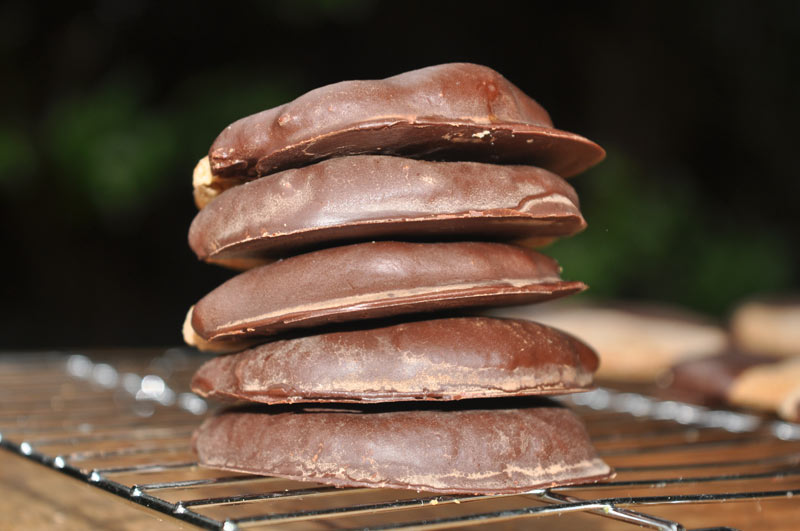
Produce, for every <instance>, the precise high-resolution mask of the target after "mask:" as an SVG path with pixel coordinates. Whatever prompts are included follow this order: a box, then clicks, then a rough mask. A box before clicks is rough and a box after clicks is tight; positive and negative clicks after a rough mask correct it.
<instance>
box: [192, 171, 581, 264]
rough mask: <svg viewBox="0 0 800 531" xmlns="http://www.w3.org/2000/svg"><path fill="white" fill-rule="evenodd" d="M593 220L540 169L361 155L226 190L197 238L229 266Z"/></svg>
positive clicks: (198, 223) (562, 228)
mask: <svg viewBox="0 0 800 531" xmlns="http://www.w3.org/2000/svg"><path fill="white" fill-rule="evenodd" d="M585 226H586V223H585V221H584V219H583V217H582V216H581V213H580V210H579V206H578V196H577V194H576V193H575V190H574V189H573V188H572V187H571V186H570V185H569V184H568V183H567V182H566V181H564V180H563V179H561V178H560V177H558V176H557V175H555V174H552V173H550V172H548V171H546V170H543V169H540V168H534V167H531V166H497V165H492V164H479V163H473V162H426V161H418V160H412V159H406V158H400V157H386V156H357V157H341V158H336V159H330V160H326V161H323V162H320V163H317V164H313V165H311V166H306V167H304V168H300V169H295V170H287V171H283V172H281V173H277V174H275V175H272V176H271V177H270V178H269V179H258V180H256V181H253V182H249V183H246V184H244V185H243V186H238V187H235V188H232V189H230V190H228V191H226V192H225V193H223V194H222V195H220V196H219V197H217V198H216V199H215V200H214V201H212V202H211V203H210V204H209V205H208V206H206V208H204V209H203V210H201V211H200V212H199V213H198V214H197V216H196V217H195V219H194V221H193V222H192V226H191V228H190V229H189V245H190V246H191V247H192V250H193V251H194V252H195V253H196V254H197V256H198V257H199V258H200V259H202V260H206V261H209V262H217V263H225V262H226V260H230V259H231V258H233V259H237V260H239V259H241V258H244V257H266V258H270V257H280V256H281V255H286V254H293V253H297V252H298V250H303V249H308V248H310V247H314V246H320V245H321V244H325V245H326V246H327V245H333V244H336V243H342V242H347V241H350V242H352V241H355V240H362V241H363V240H373V239H400V240H409V239H420V238H433V237H438V238H439V239H441V238H442V237H456V236H457V237H459V239H466V240H470V239H475V238H479V237H483V238H486V237H491V238H492V239H506V240H507V239H514V238H530V237H541V236H568V235H571V234H575V233H576V232H578V231H580V230H582V229H583V228H584V227H585Z"/></svg>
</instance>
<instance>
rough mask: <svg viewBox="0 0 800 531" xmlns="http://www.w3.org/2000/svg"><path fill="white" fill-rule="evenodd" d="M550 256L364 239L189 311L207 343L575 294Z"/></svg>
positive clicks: (484, 246)
mask: <svg viewBox="0 0 800 531" xmlns="http://www.w3.org/2000/svg"><path fill="white" fill-rule="evenodd" d="M585 288H586V286H585V285H584V284H583V283H581V282H566V281H563V280H561V278H560V277H559V267H558V264H557V263H556V261H555V260H553V259H551V258H548V257H546V256H544V255H542V254H539V253H536V252H534V251H530V250H527V249H522V248H520V247H515V246H513V245H506V244H499V243H478V242H455V243H407V242H371V243H360V244H355V245H346V246H343V247H333V248H330V249H323V250H321V251H314V252H311V253H306V254H302V255H298V256H293V257H291V258H287V259H286V260H282V261H279V262H275V263H272V264H268V265H265V266H261V267H257V268H255V269H251V270H249V271H246V272H245V273H242V274H240V275H238V276H236V277H234V278H232V279H230V280H228V281H227V282H225V283H224V284H222V285H221V286H219V287H218V288H216V289H215V290H214V291H212V292H211V293H209V294H208V295H206V296H205V297H203V298H202V299H201V300H200V301H199V302H198V303H197V305H196V306H195V309H194V312H193V314H192V318H191V324H192V327H193V328H194V330H195V331H196V332H197V333H198V334H199V335H200V336H201V337H202V338H204V339H206V340H208V341H219V340H221V341H225V340H230V339H241V338H244V337H250V336H268V335H271V334H275V333H277V332H280V331H282V330H288V329H292V328H306V327H309V326H318V325H323V324H328V323H334V322H347V321H354V320H358V319H366V318H378V317H387V316H391V315H401V314H407V313H414V312H423V311H434V310H444V309H449V308H463V307H474V306H492V305H502V304H523V303H526V302H536V301H541V300H546V299H553V298H557V297H562V296H565V295H569V294H571V293H576V292H579V291H581V290H583V289H585Z"/></svg>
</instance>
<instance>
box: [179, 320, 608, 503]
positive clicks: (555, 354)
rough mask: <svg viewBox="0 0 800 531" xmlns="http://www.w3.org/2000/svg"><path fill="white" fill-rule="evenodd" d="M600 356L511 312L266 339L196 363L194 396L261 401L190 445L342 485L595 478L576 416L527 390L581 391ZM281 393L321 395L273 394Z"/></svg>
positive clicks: (520, 485)
mask: <svg viewBox="0 0 800 531" xmlns="http://www.w3.org/2000/svg"><path fill="white" fill-rule="evenodd" d="M597 365H598V360H597V356H596V355H595V353H594V352H593V351H592V350H591V349H590V348H589V347H587V346H586V345H584V344H583V343H581V342H580V341H578V340H577V339H575V338H574V337H572V336H569V335H567V334H565V333H562V332H559V331H557V330H555V329H553V328H549V327H546V326H543V325H539V324H537V323H532V322H528V321H521V320H512V319H494V318H485V317H458V318H440V319H430V320H422V321H411V322H404V323H400V324H390V325H388V326H382V327H378V328H354V329H350V330H346V331H339V332H330V333H323V334H317V335H310V336H305V337H300V338H296V339H286V340H280V341H274V342H271V343H266V344H263V345H260V346H258V347H256V348H253V349H250V350H246V351H243V352H240V353H238V354H232V355H228V356H223V357H218V358H215V359H212V360H210V361H209V362H207V363H206V364H205V365H204V366H203V367H201V368H200V370H199V371H198V372H197V373H196V375H195V377H194V379H193V382H192V388H193V389H194V390H195V392H198V393H199V394H201V395H203V396H207V397H214V398H223V399H229V400H235V401H244V402H262V403H266V404H272V405H269V406H264V405H260V406H257V405H250V406H245V407H244V408H239V409H232V410H228V411H224V412H222V413H221V414H219V415H217V416H215V417H213V418H211V419H209V420H207V421H206V422H205V423H204V424H203V425H202V426H201V428H200V429H199V430H198V431H197V432H196V434H195V438H194V446H195V448H196V450H197V452H198V456H199V460H200V462H201V463H202V464H204V465H206V466H209V467H213V468H221V469H226V470H233V471H237V472H250V473H256V474H266V475H271V476H277V477H284V478H289V479H300V480H309V481H315V482H319V483H327V484H331V485H335V486H340V487H344V486H370V487H393V488H410V489H417V490H426V491H430V492H442V493H473V494H493V493H497V494H499V493H518V492H525V491H527V490H531V489H535V488H541V487H547V486H554V485H563V484H573V483H581V482H587V481H594V480H598V479H602V478H605V477H608V476H610V474H611V470H610V468H609V467H608V465H606V464H605V463H604V462H603V461H602V460H601V459H600V458H599V457H598V456H597V454H596V452H595V450H594V448H593V447H592V445H591V442H590V440H589V437H588V435H587V433H586V430H585V428H584V427H583V425H582V423H581V422H580V420H579V419H578V418H577V417H576V416H575V415H574V414H573V413H572V412H571V411H569V410H568V409H566V408H564V407H563V406H560V405H558V404H556V403H555V402H552V401H549V400H547V399H543V398H538V397H532V395H551V394H563V393H568V392H574V391H581V390H585V389H586V388H588V387H589V386H590V385H591V381H592V373H593V372H594V371H595V370H596V369H597ZM460 399H467V400H460ZM434 401H436V402H434ZM292 402H326V404H325V405H319V404H316V405H276V404H285V403H292ZM353 402H360V404H355V405H354V404H352V403H353ZM373 402H382V403H380V404H374V403H373Z"/></svg>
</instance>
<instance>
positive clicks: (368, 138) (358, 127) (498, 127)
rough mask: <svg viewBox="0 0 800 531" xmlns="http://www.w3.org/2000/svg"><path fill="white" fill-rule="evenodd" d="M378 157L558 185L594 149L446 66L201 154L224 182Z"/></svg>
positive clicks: (285, 113)
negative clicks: (529, 172)
mask: <svg viewBox="0 0 800 531" xmlns="http://www.w3.org/2000/svg"><path fill="white" fill-rule="evenodd" d="M366 153H381V154H386V155H399V156H405V157H414V158H428V159H436V160H445V159H446V160H475V161H484V162H500V163H512V164H530V165H533V166H539V167H542V168H546V169H548V170H550V171H552V172H554V173H557V174H559V175H562V176H564V177H568V176H571V175H575V174H577V173H580V172H581V171H583V170H585V169H587V168H589V167H590V166H593V165H594V164H596V163H598V162H600V161H601V160H602V159H603V157H604V156H605V152H604V151H603V149H602V148H601V147H600V146H598V145H597V144H595V143H593V142H591V141H590V140H587V139H586V138H583V137H581V136H578V135H575V134H572V133H568V132H565V131H560V130H558V129H554V128H553V123H552V121H551V120H550V117H549V116H548V114H547V112H546V111H545V110H544V109H543V108H542V107H541V106H540V105H539V104H538V103H536V102H535V101H534V100H533V99H531V98H530V97H528V96H527V95H525V94H524V93H523V92H522V91H520V90H519V89H518V88H517V87H516V86H514V85H513V84H511V83H510V82H509V81H508V80H506V79H505V78H504V77H503V76H501V75H500V74H498V73H497V72H495V71H494V70H492V69H490V68H487V67H485V66H480V65H474V64H468V63H454V64H444V65H438V66H431V67H428V68H422V69H420V70H414V71H411V72H406V73H404V74H400V75H397V76H394V77H390V78H387V79H384V80H371V81H344V82H341V83H335V84H333V85H328V86H325V87H321V88H318V89H316V90H312V91H311V92H308V93H306V94H304V95H302V96H300V97H299V98H297V99H296V100H294V101H292V102H289V103H287V104H285V105H281V106H280V107H276V108H273V109H269V110H266V111H263V112H260V113H258V114H254V115H252V116H248V117H246V118H242V119H241V120H238V121H236V122H234V123H233V124H231V125H229V126H228V127H227V128H226V129H225V130H223V131H222V133H220V135H219V136H218V137H217V139H216V140H215V141H214V143H213V145H212V146H211V149H210V151H209V162H210V166H211V172H212V173H213V174H214V175H216V176H219V177H223V178H229V179H231V180H232V181H233V183H232V184H236V183H238V182H242V181H245V180H250V179H253V178H256V177H259V176H263V175H267V174H270V173H274V172H277V171H280V170H284V169H287V168H295V167H299V166H303V165H306V164H309V163H312V162H315V161H318V160H322V159H325V158H329V157H333V156H342V155H358V154H366Z"/></svg>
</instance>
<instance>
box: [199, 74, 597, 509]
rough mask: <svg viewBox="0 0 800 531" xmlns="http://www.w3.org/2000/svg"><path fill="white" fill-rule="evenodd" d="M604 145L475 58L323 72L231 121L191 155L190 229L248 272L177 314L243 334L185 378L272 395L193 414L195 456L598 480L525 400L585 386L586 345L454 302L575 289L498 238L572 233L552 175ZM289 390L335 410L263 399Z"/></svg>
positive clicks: (591, 364) (578, 449) (362, 474)
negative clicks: (380, 70) (572, 129)
mask: <svg viewBox="0 0 800 531" xmlns="http://www.w3.org/2000/svg"><path fill="white" fill-rule="evenodd" d="M603 156H604V153H603V150H602V149H601V148H600V147H599V146H597V145H596V144H594V143H592V142H591V141H589V140H587V139H585V138H582V137H580V136H578V135H574V134H572V133H567V132H564V131H559V130H557V129H555V128H553V125H552V122H551V121H550V118H549V117H548V115H547V113H546V111H545V110H544V109H543V108H542V107H541V106H539V105H538V104H537V103H536V102H535V101H533V100H532V99H531V98H529V97H528V96H526V95H525V94H524V93H522V92H521V91H520V90H519V89H518V88H516V87H515V86H514V85H512V84H511V83H509V82H508V81H507V80H506V79H505V78H503V77H502V76H501V75H499V74H498V73H497V72H494V71H493V70H491V69H489V68H486V67H483V66H478V65H472V64H448V65H440V66H434V67H430V68H425V69H421V70H417V71H413V72H408V73H405V74H401V75H398V76H395V77H392V78H388V79H385V80H381V81H348V82H343V83H338V84H335V85H330V86H327V87H323V88H320V89H317V90H314V91H311V92H309V93H307V94H305V95H303V96H301V97H300V98H298V99H297V100H295V101H293V102H290V103H288V104H286V105H283V106H281V107H277V108H275V109H271V110H268V111H264V112H262V113H259V114H256V115H253V116H250V117H247V118H244V119H242V120H239V121H237V122H235V123H234V124H232V125H230V126H229V127H227V128H226V129H225V130H224V131H223V132H222V133H221V134H220V136H219V137H218V138H217V140H216V141H215V142H214V144H213V145H212V147H211V150H210V151H209V155H208V157H206V158H204V159H203V160H201V161H200V163H199V164H198V166H197V168H196V169H195V174H194V184H195V200H196V202H197V204H198V207H200V208H201V211H200V213H199V214H198V215H197V217H196V218H195V220H194V222H193V223H192V227H191V229H190V234H189V241H190V245H191V247H192V249H193V250H194V251H195V253H196V254H197V255H198V257H200V258H201V259H202V260H205V261H208V262H212V263H217V264H221V265H225V266H230V267H233V268H237V269H249V270H247V271H245V272H243V273H241V274H239V275H238V276H236V277H234V278H232V279H230V280H229V281H228V282H225V283H224V284H223V285H221V286H220V287H218V288H217V289H215V290H214V291H212V292H211V293H209V294H208V295H207V296H206V297H204V298H203V299H202V300H201V301H200V302H198V303H197V305H196V306H195V307H194V308H193V310H190V312H189V315H188V316H187V321H186V323H185V326H184V336H185V338H186V340H187V342H189V343H190V344H192V345H196V346H198V347H199V348H201V349H205V350H212V351H218V352H225V351H236V350H241V349H243V348H246V347H252V348H249V349H248V350H245V351H243V352H240V353H238V354H234V355H230V356H226V357H221V358H216V359H214V360H211V361H210V362H208V363H207V364H206V365H204V366H203V367H202V368H201V369H200V370H199V371H198V373H197V374H196V375H195V378H194V381H193V389H195V391H197V392H198V393H200V394H203V395H205V396H213V397H217V398H223V399H232V400H238V401H246V402H251V403H255V402H260V403H266V404H271V405H269V406H266V407H264V406H262V407H261V409H255V410H254V409H252V407H251V408H250V409H248V410H239V411H237V410H234V411H229V412H226V413H223V414H221V415H219V416H217V417H215V418H212V419H209V421H207V422H206V423H205V424H204V425H203V426H202V427H201V428H200V429H199V430H198V432H197V434H196V436H195V447H196V449H197V451H198V453H199V456H200V461H201V462H202V463H204V464H206V465H209V466H215V467H220V468H226V469H229V470H238V471H246V472H256V473H265V474H271V475H276V476H281V477H287V478H294V479H311V480H314V481H320V482H326V483H330V484H334V485H339V486H346V485H364V486H393V487H405V488H415V489H424V490H430V491H436V492H471V493H498V492H522V491H524V490H528V489H531V488H537V487H541V486H547V485H555V484H565V483H573V482H577V481H586V480H593V479H598V478H601V477H606V476H608V475H609V473H610V470H609V468H608V466H607V465H605V463H603V462H602V461H601V460H600V459H599V458H598V457H597V455H596V453H595V452H594V449H593V448H592V446H591V444H590V442H589V440H588V437H587V435H586V432H585V430H584V429H583V427H582V425H581V424H580V422H579V421H578V420H577V419H576V418H575V417H574V416H573V415H572V414H571V413H570V412H569V411H568V410H566V409H565V408H563V407H560V406H557V405H556V404H554V403H552V402H548V401H546V400H543V399H540V398H527V397H530V396H532V395H547V394H557V393H565V392H573V391H578V390H583V389H585V388H587V387H588V386H590V385H591V378H592V373H593V372H594V371H595V370H596V368H597V363H598V362H597V357H596V355H595V354H594V352H593V351H592V350H591V349H590V348H588V347H586V346H585V345H584V344H582V343H581V342H580V341H578V340H577V339H575V338H573V337H571V336H568V335H566V334H564V333H562V332H559V331H557V330H555V329H552V328H548V327H545V326H542V325H538V324H536V323H532V322H527V321H522V320H510V319H492V318H482V317H468V316H463V315H460V316H459V315H458V314H456V315H455V316H454V315H453V314H452V312H458V311H462V310H463V309H466V308H474V307H480V306H492V305H495V306H496V305H507V304H523V303H528V302H538V301H544V300H548V299H553V298H557V297H562V296H565V295H568V294H571V293H576V292H578V291H581V290H583V289H585V286H584V285H583V284H582V283H580V282H567V281H564V280H562V279H561V278H560V276H559V272H560V269H559V267H558V265H557V264H556V263H555V261H554V260H552V259H550V258H548V257H546V256H544V255H542V254H539V253H537V252H535V251H532V250H529V249H527V248H524V247H522V246H519V245H514V244H509V243H501V242H510V241H517V242H519V241H524V242H527V243H531V242H533V243H538V242H544V241H549V240H551V239H553V238H556V237H561V236H569V235H572V234H575V233H576V232H578V231H580V230H582V229H583V228H584V227H585V222H584V220H583V217H582V216H581V214H580V210H579V204H578V198H577V196H576V194H575V192H574V190H573V189H572V187H571V186H570V185H569V184H567V183H566V181H564V179H563V178H562V177H564V176H570V175H573V174H576V173H578V172H580V171H582V170H584V169H586V168H588V167H589V166H591V165H593V164H595V163H597V162H598V161H599V160H601V159H602V158H603ZM276 260H277V261H276ZM444 310H447V311H449V312H450V313H449V314H447V315H444V314H443V313H442V311H444ZM437 312H438V313H437ZM509 397H516V398H509ZM460 399H470V400H460ZM419 400H424V401H436V402H434V405H430V402H429V404H428V405H426V406H423V405H421V404H420V403H416V402H415V403H414V404H409V402H408V401H419ZM454 400H460V401H459V402H452V401H454ZM497 400H500V402H498V401H497ZM295 402H327V403H329V404H328V405H327V406H326V408H325V409H324V410H320V409H319V407H318V406H317V407H316V408H310V409H309V408H308V407H306V406H302V405H299V406H291V405H290V406H278V405H275V404H291V403H295ZM340 403H348V404H350V405H348V406H346V408H345V407H344V406H342V405H339V404H340ZM353 403H356V404H358V405H357V406H353V405H352V404H353ZM374 403H380V404H377V405H375V404H374ZM437 403H438V405H437ZM370 404H371V405H370ZM255 434H258V435H257V437H255V438H254V435H255ZM312 434H313V435H312Z"/></svg>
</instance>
